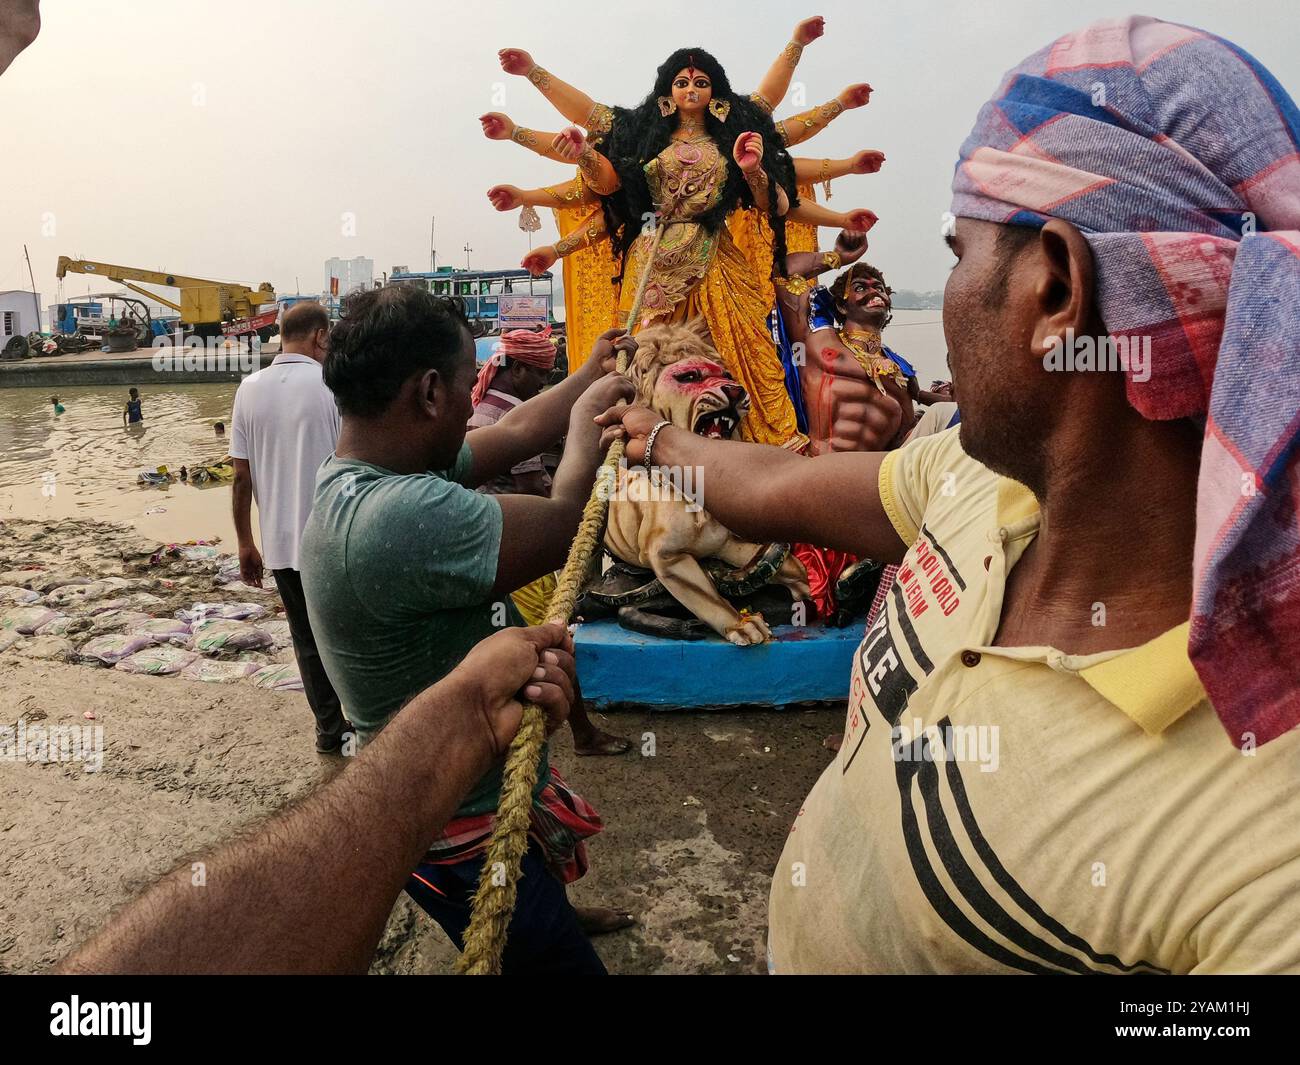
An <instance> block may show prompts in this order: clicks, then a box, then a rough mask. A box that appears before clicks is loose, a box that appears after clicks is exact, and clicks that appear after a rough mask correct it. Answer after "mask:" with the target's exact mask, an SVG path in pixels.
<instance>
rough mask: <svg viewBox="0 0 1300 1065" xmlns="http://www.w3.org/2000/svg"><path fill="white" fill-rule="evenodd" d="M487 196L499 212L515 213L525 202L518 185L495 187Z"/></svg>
mask: <svg viewBox="0 0 1300 1065" xmlns="http://www.w3.org/2000/svg"><path fill="white" fill-rule="evenodd" d="M487 195H488V199H489V200H491V201H492V206H493V207H495V208H496V209H497V210H498V211H513V210H514V209H515V208H516V207H519V206H520V205H522V204H523V202H524V201H523V196H522V194H521V193H520V190H519V186H518V185H493V186H492V187H491V188H490V189H488V193H487Z"/></svg>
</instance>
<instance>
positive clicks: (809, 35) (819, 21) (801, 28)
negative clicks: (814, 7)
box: [793, 15, 826, 44]
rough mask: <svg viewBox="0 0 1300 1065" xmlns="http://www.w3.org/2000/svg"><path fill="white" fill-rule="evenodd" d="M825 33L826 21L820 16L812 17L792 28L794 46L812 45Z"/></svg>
mask: <svg viewBox="0 0 1300 1065" xmlns="http://www.w3.org/2000/svg"><path fill="white" fill-rule="evenodd" d="M825 32H826V20H825V19H824V18H822V17H821V15H814V16H813V17H812V18H806V19H804V20H803V21H802V22H800V23H799V25H797V26H796V27H795V28H794V35H793V40H794V43H795V44H812V43H813V41H815V40H817V38H818V37H820V36H821V35H822V34H823V33H825Z"/></svg>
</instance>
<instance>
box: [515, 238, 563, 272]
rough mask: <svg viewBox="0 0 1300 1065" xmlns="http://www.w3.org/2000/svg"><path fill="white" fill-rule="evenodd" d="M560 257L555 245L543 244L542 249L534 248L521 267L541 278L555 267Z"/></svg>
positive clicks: (525, 257)
mask: <svg viewBox="0 0 1300 1065" xmlns="http://www.w3.org/2000/svg"><path fill="white" fill-rule="evenodd" d="M557 259H559V255H558V254H556V251H555V247H554V245H551V244H543V245H542V246H541V247H540V248H534V249H533V250H532V251H530V252H529V253H528V254H527V255H525V256H524V259H523V262H521V263H520V264H519V265H520V266H521V267H523V269H525V270H527V271H528V272H529V273H530V274H532V275H533V277H540V276H541V275H542V274H544V273H546V271H547V270H549V269H550V268H551V267H552V266H554V265H555V262H556V260H557Z"/></svg>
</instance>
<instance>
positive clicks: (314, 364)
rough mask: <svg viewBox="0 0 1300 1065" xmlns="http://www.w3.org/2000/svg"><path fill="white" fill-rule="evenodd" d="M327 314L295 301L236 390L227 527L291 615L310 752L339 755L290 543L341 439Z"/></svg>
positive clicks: (326, 684)
mask: <svg viewBox="0 0 1300 1065" xmlns="http://www.w3.org/2000/svg"><path fill="white" fill-rule="evenodd" d="M329 326H330V322H329V316H328V315H327V314H326V313H325V308H324V307H322V306H321V305H320V304H318V303H299V304H295V305H294V306H293V307H290V308H289V309H288V310H287V311H285V312H284V315H283V317H282V318H281V320H280V354H279V355H277V356H276V357H275V359H274V360H273V361H272V363H271V365H270V366H268V367H266V368H265V369H263V370H258V371H257V373H255V374H251V375H250V376H248V377H247V378H245V379H244V381H243V382H242V383H241V384H240V386H239V390H238V391H237V392H236V393H235V415H234V424H233V426H232V428H231V435H230V456H231V458H232V459H234V463H235V488H234V508H235V534H236V536H237V537H238V539H239V575H240V577H241V578H242V579H243V581H244V583H245V584H250V585H253V586H254V587H257V588H260V587H261V586H262V573H263V571H264V570H267V569H269V570H270V571H271V572H272V573H274V574H275V583H276V587H277V588H279V590H280V598H281V599H282V600H284V612H285V614H286V615H287V617H288V619H289V631H290V634H291V635H292V637H293V651H294V656H295V657H296V658H297V659H298V670H299V672H300V673H301V674H302V684H303V690H304V691H305V692H306V694H307V702H308V703H309V704H310V705H311V709H312V713H313V714H315V715H316V750H317V751H319V752H320V753H321V754H334V753H337V752H338V751H339V750H340V749H341V747H342V741H343V733H344V732H345V731H347V729H348V724H347V722H346V721H345V720H344V717H343V711H342V709H341V707H340V706H339V697H338V696H337V695H336V694H335V693H334V686H333V685H332V684H331V683H330V680H329V677H328V676H327V675H326V673H325V666H324V664H323V663H322V662H321V658H320V653H319V652H318V651H317V650H316V640H315V637H313V636H312V631H311V622H310V621H309V620H308V617H307V603H306V600H305V599H304V598H303V593H302V578H301V576H299V565H298V548H299V544H300V543H301V541H302V530H303V527H304V526H305V525H306V524H307V516H308V515H309V514H310V513H311V501H312V495H313V493H314V491H315V486H316V471H317V470H318V469H319V468H320V464H321V463H322V462H324V461H325V459H326V458H327V457H328V456H329V455H331V454H333V452H334V447H335V445H336V444H337V443H338V439H339V425H340V421H339V410H338V406H337V405H336V404H335V402H334V396H333V394H332V393H331V392H330V390H329V389H328V388H326V387H325V383H324V381H323V380H322V379H321V363H322V361H323V360H324V358H325V352H326V350H327V349H328V346H329ZM254 499H256V500H257V515H258V519H259V521H260V523H261V527H262V550H261V552H259V551H258V549H257V545H256V543H254V541H253V527H252V517H251V513H250V511H251V507H250V504H251V502H252V500H254Z"/></svg>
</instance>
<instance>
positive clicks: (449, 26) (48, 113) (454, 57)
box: [0, 0, 1300, 305]
mask: <svg viewBox="0 0 1300 1065" xmlns="http://www.w3.org/2000/svg"><path fill="white" fill-rule="evenodd" d="M1143 6H1144V7H1145V9H1146V13H1148V14H1152V15H1156V16H1159V17H1162V18H1167V19H1171V20H1174V21H1179V22H1184V23H1188V24H1190V25H1194V26H1199V27H1201V28H1203V29H1207V30H1210V31H1212V32H1215V33H1217V34H1219V35H1221V36H1224V37H1227V38H1229V39H1231V40H1233V41H1235V42H1236V43H1237V44H1239V45H1241V46H1242V47H1244V48H1245V49H1246V50H1247V51H1249V52H1252V53H1253V54H1254V55H1255V56H1256V57H1257V58H1259V59H1260V60H1261V61H1262V62H1263V63H1264V64H1265V65H1267V66H1268V67H1270V68H1271V69H1272V70H1273V72H1274V74H1276V75H1277V77H1278V78H1279V80H1280V81H1281V82H1282V84H1283V85H1285V86H1286V87H1287V88H1288V89H1289V90H1290V91H1291V92H1292V93H1293V94H1300V29H1297V27H1298V26H1300V19H1298V18H1297V16H1296V13H1295V12H1296V5H1295V3H1294V0H1250V2H1234V3H1223V2H1218V3H1215V2H1206V0H1170V2H1163V0H1158V2H1148V3H1146V4H1145V5H1143ZM602 9H604V10H607V11H608V12H609V14H608V15H604V16H602V15H601V14H600V12H601V11H602ZM1133 10H1134V6H1133V4H1132V3H1131V2H1130V3H1124V2H1109V0H1032V2H1031V0H1024V2H1013V0H989V2H980V3H971V2H966V0H962V2H955V0H954V2H943V0H906V2H895V3H888V4H887V3H876V2H864V0H858V2H841V0H827V2H822V3H819V4H812V3H810V4H808V5H807V8H806V10H801V9H799V8H798V7H796V6H791V5H788V4H774V3H756V2H754V0H709V2H707V3H701V2H700V0H689V2H680V0H657V2H653V3H646V2H642V0H623V2H619V3H608V4H605V3H601V2H600V0H582V2H576V3H575V2H571V0H538V2H531V3H521V2H518V0H479V2H477V3H467V2H456V3H449V2H444V0H425V2H415V0H349V2H344V0H310V2H309V0H44V3H42V5H41V11H42V18H43V26H42V30H41V35H40V37H39V39H38V40H37V41H36V43H35V44H34V45H32V46H31V47H30V48H29V49H28V50H27V51H26V52H24V53H23V54H22V55H20V56H19V57H18V59H17V60H16V61H15V63H14V65H13V66H12V67H11V68H10V69H9V71H8V73H6V74H5V75H4V76H3V78H0V116H3V119H2V124H0V131H2V132H0V143H2V144H3V147H4V173H3V177H0V188H3V198H2V199H0V289H7V288H26V287H28V281H27V270H26V266H25V264H24V263H23V259H22V244H23V243H24V242H26V243H27V244H28V246H29V248H30V250H31V257H32V265H33V268H34V270H35V274H36V284H37V288H38V289H39V290H40V292H41V293H42V304H43V305H46V304H49V303H50V302H52V301H53V299H54V296H55V286H56V282H55V279H54V266H55V260H56V258H57V257H58V256H59V255H60V254H65V255H71V256H74V257H84V258H89V259H99V260H103V261H108V262H116V263H123V264H127V265H132V266H143V267H147V268H155V269H158V268H165V269H167V270H171V271H175V272H181V273H188V274H194V275H198V276H202V277H215V278H221V279H231V280H238V281H243V282H249V283H253V284H256V283H258V282H260V281H263V280H268V281H270V282H272V284H273V285H274V286H275V288H276V290H277V291H279V292H293V291H294V290H295V284H296V282H295V278H297V279H298V280H299V281H300V283H301V290H302V291H303V292H319V291H320V288H321V285H322V276H323V264H324V260H325V259H326V258H328V257H330V256H333V255H338V256H344V257H351V256H354V255H365V256H368V257H370V258H373V259H374V261H375V268H376V272H378V271H382V270H388V269H390V268H391V267H392V266H393V265H394V264H402V265H409V266H410V267H411V268H413V269H421V268H427V267H428V261H429V221H430V216H433V215H436V216H437V246H438V252H439V261H440V263H442V264H448V263H450V264H455V265H458V266H462V267H463V266H464V265H465V252H464V251H463V250H462V249H463V247H464V245H465V244H466V243H469V244H470V245H471V246H472V248H473V251H472V252H471V254H470V262H471V263H472V264H473V265H474V266H475V267H480V268H497V267H505V266H516V265H518V262H519V259H520V257H521V256H522V254H523V253H524V251H525V250H526V249H527V236H526V235H525V234H524V233H522V232H520V230H519V229H518V226H517V212H512V213H510V214H497V213H496V212H495V211H493V210H492V209H491V207H490V205H489V204H488V202H487V199H486V197H485V196H484V193H485V191H486V190H487V188H488V187H489V186H490V185H492V184H494V183H496V182H510V183H513V184H517V185H524V186H532V185H537V184H542V183H550V182H554V181H558V180H563V179H565V178H566V177H567V176H568V172H567V171H566V170H565V169H564V168H562V167H561V166H559V165H558V164H555V163H550V162H548V161H546V160H543V159H540V158H538V157H536V156H534V155H531V154H529V153H528V152H526V151H524V150H523V149H522V148H520V147H518V146H516V145H513V144H509V143H501V142H493V141H487V140H486V139H484V137H483V136H482V134H481V132H480V130H479V126H478V122H477V117H478V116H479V115H480V114H481V113H483V112H484V111H489V110H500V111H505V112H506V113H507V114H509V115H510V116H511V117H512V118H514V119H515V120H516V121H518V122H520V123H522V124H523V125H526V126H530V127H533V128H538V129H556V128H558V127H559V125H560V124H561V122H560V119H559V118H558V116H557V115H556V114H555V112H554V111H553V110H552V109H551V108H550V105H549V104H548V103H547V102H546V101H545V99H543V98H542V97H541V96H540V94H538V93H537V92H536V90H535V89H533V87H532V86H531V85H530V84H529V83H528V82H527V81H526V80H524V79H520V78H512V77H508V76H506V75H505V74H503V73H502V71H501V69H500V67H499V66H498V65H497V61H496V51H497V49H498V48H502V47H506V46H515V47H521V48H525V49H528V50H529V51H531V52H532V54H533V57H534V59H535V60H536V61H537V62H539V63H541V64H542V65H543V66H545V67H547V68H548V69H549V70H551V71H552V72H553V73H555V74H556V75H558V76H560V77H562V78H564V79H565V80H567V81H570V82H572V83H573V84H575V85H577V86H578V87H580V88H582V89H584V90H585V91H587V92H588V93H590V94H591V95H592V96H594V97H595V98H596V99H598V100H602V101H605V102H608V103H622V104H630V103H633V102H635V101H637V100H639V99H640V98H641V97H642V96H644V95H645V93H646V92H647V91H649V89H650V86H651V82H652V78H653V76H654V70H655V67H656V66H657V65H658V64H659V63H660V62H661V61H662V60H663V59H664V58H665V57H666V56H667V54H668V53H669V52H670V51H672V50H673V49H674V48H676V47H682V46H687V45H692V44H699V45H701V46H703V47H705V48H707V49H709V50H710V51H711V52H713V53H714V54H715V55H716V56H717V57H718V58H719V59H720V60H721V62H722V63H723V64H724V66H725V67H726V69H727V72H728V75H729V77H730V78H731V81H732V84H733V85H734V86H735V87H736V88H737V90H742V89H743V90H744V91H749V90H750V89H752V88H753V87H754V86H755V85H756V84H757V82H758V80H759V78H760V77H761V76H762V73H763V71H764V70H766V68H767V66H768V64H769V63H770V62H771V61H772V59H773V57H774V56H775V55H776V54H777V53H778V52H779V51H780V49H781V47H782V46H783V45H784V44H785V42H786V41H787V40H788V39H789V36H790V32H791V30H792V28H793V26H794V24H795V22H796V21H797V20H798V18H799V17H802V16H804V15H813V14H821V15H824V16H825V17H826V21H827V33H826V36H825V37H823V38H822V39H821V40H820V41H817V42H816V43H814V44H813V45H811V46H810V47H809V48H808V49H807V50H806V51H805V53H804V58H803V61H802V63H801V64H800V66H799V69H798V71H797V73H796V88H799V87H800V86H802V90H803V91H804V92H805V93H806V94H807V99H808V100H809V101H810V102H812V103H820V102H823V101H825V100H827V99H829V98H831V97H832V96H833V95H835V93H837V92H838V91H839V90H840V89H841V88H842V87H843V86H845V85H848V84H850V83H852V82H856V81H868V82H870V84H871V85H872V86H873V87H874V89H875V92H874V95H873V97H872V100H871V103H870V104H869V105H868V106H867V107H865V108H862V109H860V110H856V111H852V112H849V113H847V114H845V115H843V116H841V117H840V118H839V119H838V120H837V121H836V122H835V123H834V125H832V126H831V127H830V129H829V130H827V131H826V132H824V133H822V134H821V135H820V136H818V137H817V138H816V139H815V140H813V141H811V142H809V143H808V144H807V145H805V146H803V147H801V148H799V149H796V154H805V155H810V156H814V157H816V158H821V157H823V156H833V157H839V156H844V155H848V154H849V153H851V152H853V151H855V150H857V149H860V148H879V149H881V150H882V151H884V152H885V153H886V155H887V156H888V162H887V163H886V165H885V168H884V170H883V171H882V172H881V173H880V174H878V175H874V176H862V177H850V178H844V179H841V180H839V181H837V182H835V184H834V187H833V191H834V199H833V200H832V201H831V203H830V206H831V207H833V208H836V209H848V208H851V207H869V208H871V209H872V210H874V211H875V212H876V213H877V214H879V216H880V223H879V225H878V226H877V227H876V228H875V230H874V231H873V232H872V235H871V245H872V251H871V255H870V257H871V259H872V261H873V262H875V263H876V264H877V265H879V266H880V267H882V268H883V269H884V270H885V272H886V273H887V274H888V276H889V279H890V281H891V283H892V284H893V285H894V286H895V287H906V288H914V289H930V288H940V287H942V285H943V283H944V279H945V274H946V271H947V269H948V267H949V265H950V263H951V258H950V256H949V255H948V253H947V251H946V250H945V249H944V248H943V246H942V244H941V242H940V237H939V216H940V214H941V212H942V211H944V210H945V209H946V208H947V206H948V200H949V197H948V186H949V181H950V178H951V173H952V165H953V162H954V160H955V158H956V151H957V148H958V146H959V144H960V143H961V141H962V139H963V137H964V136H965V134H966V132H967V131H968V129H969V127H970V125H971V123H972V121H973V119H974V116H975V113H976V111H977V110H978V108H979V105H980V104H981V103H982V102H983V101H984V100H985V99H986V98H987V97H988V96H989V95H990V94H991V92H992V91H993V90H994V89H995V88H996V87H997V84H998V80H999V76H1000V75H1001V74H1002V72H1003V71H1005V70H1006V69H1007V68H1008V67H1011V66H1013V65H1014V64H1015V63H1016V62H1018V61H1019V60H1020V59H1022V58H1023V57H1024V56H1026V55H1028V54H1029V53H1030V52H1032V51H1034V50H1036V49H1037V48H1039V47H1041V46H1042V45H1044V44H1046V43H1048V42H1049V41H1050V40H1052V39H1053V38H1055V37H1056V36H1059V35H1060V34H1061V33H1063V32H1066V31H1068V30H1071V29H1074V28H1077V27H1078V26H1080V25H1082V24H1084V23H1086V22H1088V21H1091V20H1093V19H1095V18H1100V17H1105V16H1113V15H1121V14H1127V13H1130V12H1132V11H1133ZM503 87H504V88H503ZM502 91H504V102H502V100H501V99H500V98H499V97H497V94H498V93H500V92H502ZM792 110H793V108H792V107H790V106H788V105H787V106H783V107H781V108H779V109H778V115H783V114H789V113H791V112H792ZM346 215H351V216H353V217H354V219H355V235H352V236H349V235H346V234H345V225H346V218H345V216H346ZM537 238H538V243H542V242H545V241H548V240H553V239H554V226H553V224H552V222H551V219H550V216H549V213H546V214H544V216H543V231H542V233H540V234H538V235H537ZM832 239H833V236H832V235H831V234H830V232H829V231H823V244H827V243H829V241H830V240H832ZM88 283H89V284H90V285H93V286H95V287H97V288H98V287H102V283H100V284H96V283H95V282H94V281H93V279H90V278H82V277H75V278H70V279H69V282H68V284H67V287H66V293H67V294H68V295H75V294H78V293H82V292H85V291H87V284H88Z"/></svg>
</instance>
